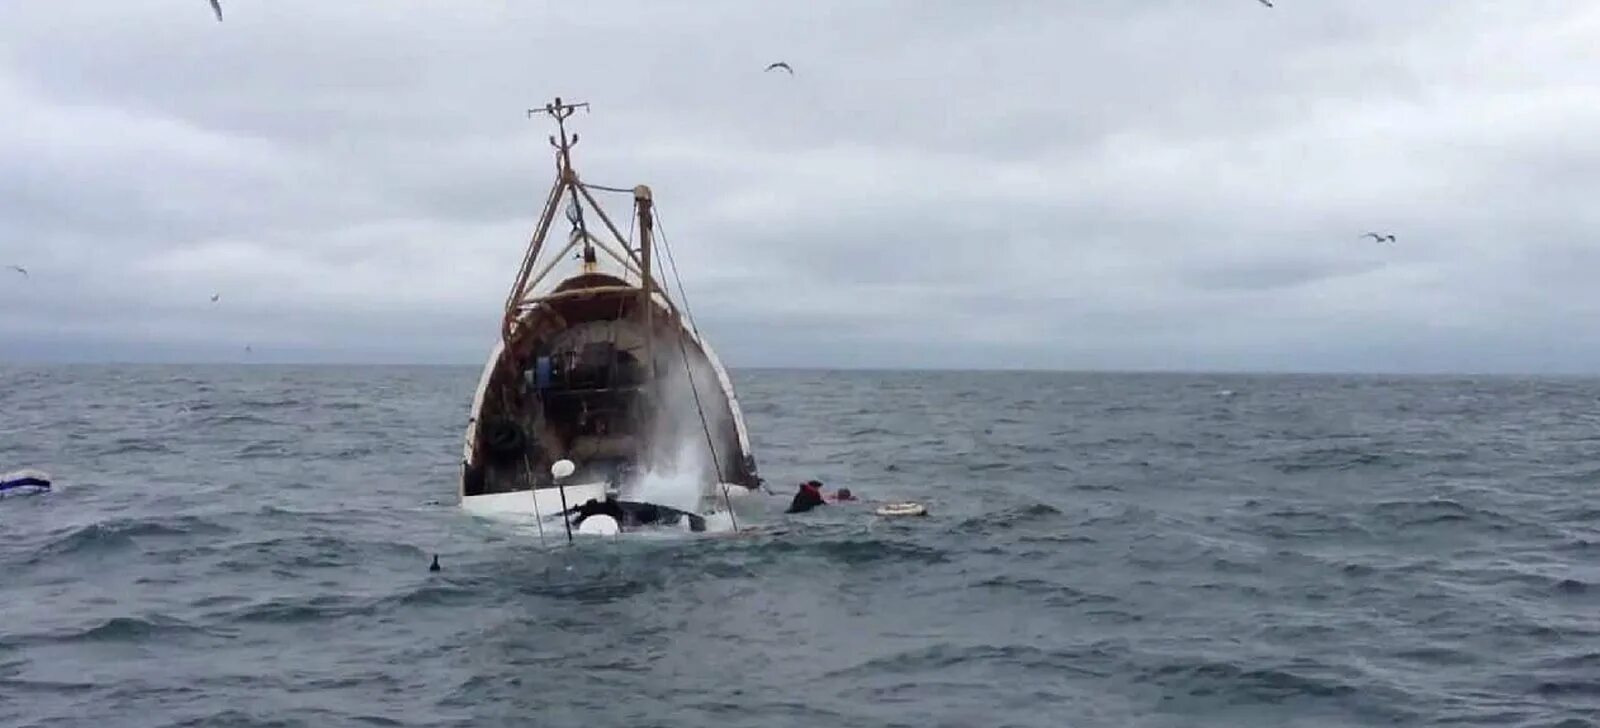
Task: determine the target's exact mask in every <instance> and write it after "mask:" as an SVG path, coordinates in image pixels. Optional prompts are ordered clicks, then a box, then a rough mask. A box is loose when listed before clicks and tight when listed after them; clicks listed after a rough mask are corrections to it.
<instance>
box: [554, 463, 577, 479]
mask: <svg viewBox="0 0 1600 728" xmlns="http://www.w3.org/2000/svg"><path fill="white" fill-rule="evenodd" d="M577 471H578V466H576V465H573V464H572V461H571V460H557V461H555V462H553V463H551V464H550V475H551V476H553V477H554V478H555V479H556V480H561V479H562V478H565V477H567V476H569V475H572V474H573V473H575V472H577Z"/></svg>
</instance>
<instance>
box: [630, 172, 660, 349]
mask: <svg viewBox="0 0 1600 728" xmlns="http://www.w3.org/2000/svg"><path fill="white" fill-rule="evenodd" d="M633 202H634V204H635V205H636V206H637V207H638V208H639V270H640V273H641V280H640V281H639V309H640V311H641V313H640V316H641V317H642V319H643V321H644V360H645V362H646V365H645V377H646V380H650V379H654V378H655V375H656V358H655V328H654V325H653V318H654V309H655V305H654V303H653V302H652V301H651V300H650V293H651V289H653V288H654V287H655V279H654V278H652V274H651V272H650V260H651V254H650V253H651V249H652V248H654V247H655V238H654V235H653V233H654V232H655V216H654V211H653V210H652V209H651V205H652V204H653V200H652V198H651V196H650V188H649V187H646V186H644V185H639V186H638V187H635V188H633Z"/></svg>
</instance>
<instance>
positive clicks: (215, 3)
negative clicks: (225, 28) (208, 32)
mask: <svg viewBox="0 0 1600 728" xmlns="http://www.w3.org/2000/svg"><path fill="white" fill-rule="evenodd" d="M211 12H213V13H216V14H217V22H219V23H220V22H222V0H211Z"/></svg>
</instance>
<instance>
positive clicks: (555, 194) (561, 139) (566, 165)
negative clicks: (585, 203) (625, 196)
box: [501, 96, 589, 348]
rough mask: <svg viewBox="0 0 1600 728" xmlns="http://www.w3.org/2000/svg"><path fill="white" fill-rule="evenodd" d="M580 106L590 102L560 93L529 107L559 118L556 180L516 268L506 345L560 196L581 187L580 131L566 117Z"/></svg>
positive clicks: (585, 107)
mask: <svg viewBox="0 0 1600 728" xmlns="http://www.w3.org/2000/svg"><path fill="white" fill-rule="evenodd" d="M578 109H583V110H585V111H587V110H588V109H589V104H588V103H587V102H576V103H570V104H569V103H566V102H564V101H562V100H561V97H560V96H557V97H556V99H555V101H552V102H550V103H548V104H545V105H544V108H542V109H528V118H530V119H531V118H533V117H534V116H535V115H537V114H545V115H548V116H549V117H550V118H552V119H555V120H556V130H557V133H556V134H552V135H550V146H551V147H554V148H555V150H556V183H555V186H554V187H551V188H550V197H549V198H547V199H546V200H545V205H544V210H543V211H542V212H541V213H540V214H539V224H538V225H537V226H535V227H534V231H533V238H532V239H531V240H529V241H528V252H527V253H526V254H525V255H524V256H523V258H522V267H521V269H520V270H519V271H518V272H517V279H516V282H515V283H513V284H512V286H511V293H510V295H508V296H507V297H506V311H505V320H504V321H503V323H502V325H501V337H502V338H503V339H504V340H505V343H506V346H507V348H509V347H510V345H511V334H512V330H513V327H514V326H515V325H516V319H517V304H518V303H519V302H520V300H521V299H522V297H523V295H524V294H526V293H527V288H528V284H529V281H530V278H533V266H534V265H535V264H536V263H537V262H538V260H539V254H540V252H542V251H543V249H544V239H545V236H546V235H548V234H549V232H550V224H551V223H552V222H553V221H554V220H555V216H556V211H557V210H558V209H559V208H560V207H561V200H562V199H563V198H565V197H567V196H568V194H569V193H571V192H572V190H573V189H575V188H578V173H577V172H575V171H573V169H572V148H573V147H574V146H576V145H577V144H578V134H577V133H573V134H571V135H568V134H567V118H568V117H570V116H572V115H573V113H575V112H577V110H578ZM577 197H578V196H577V195H576V194H572V198H573V201H574V203H576V201H577ZM581 220H582V218H581V217H580V218H579V221H578V224H580V225H581ZM580 229H581V228H580ZM584 246H585V248H586V249H587V248H588V247H589V243H588V241H587V237H585V242H584ZM585 252H589V251H587V250H586V251H585Z"/></svg>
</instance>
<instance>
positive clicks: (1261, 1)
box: [1257, 0, 1272, 8]
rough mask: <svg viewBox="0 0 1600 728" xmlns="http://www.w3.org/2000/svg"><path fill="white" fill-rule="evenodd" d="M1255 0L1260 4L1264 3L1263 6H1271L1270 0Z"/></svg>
mask: <svg viewBox="0 0 1600 728" xmlns="http://www.w3.org/2000/svg"><path fill="white" fill-rule="evenodd" d="M1257 1H1258V2H1260V3H1261V4H1262V5H1265V6H1267V7H1269V8H1270V7H1272V0H1257Z"/></svg>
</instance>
